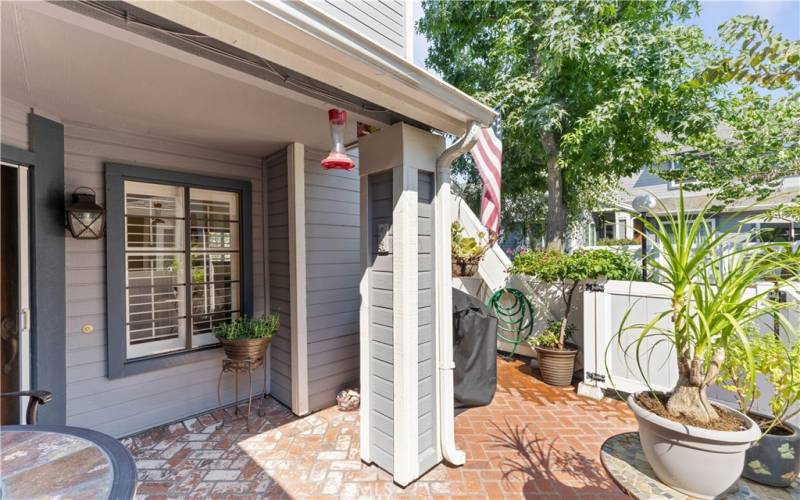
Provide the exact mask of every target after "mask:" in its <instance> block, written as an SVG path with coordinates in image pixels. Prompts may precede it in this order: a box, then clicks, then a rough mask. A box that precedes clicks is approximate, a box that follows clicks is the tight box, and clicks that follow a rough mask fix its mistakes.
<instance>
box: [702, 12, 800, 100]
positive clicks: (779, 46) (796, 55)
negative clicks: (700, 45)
mask: <svg viewBox="0 0 800 500" xmlns="http://www.w3.org/2000/svg"><path fill="white" fill-rule="evenodd" d="M719 35H720V39H721V40H722V41H723V42H724V43H725V44H726V45H728V47H729V50H730V55H727V56H725V57H722V58H720V59H718V60H717V61H716V62H714V63H713V64H711V65H709V67H708V68H707V69H706V71H704V72H703V75H702V76H703V79H705V80H706V81H724V82H730V81H735V82H739V83H749V84H758V85H760V86H763V87H767V88H777V87H783V86H785V85H787V84H790V83H791V82H792V81H794V82H800V41H798V40H788V39H786V38H785V37H784V36H783V35H781V34H780V33H776V32H775V30H774V29H773V28H772V26H771V25H770V24H769V21H767V20H766V19H764V18H761V17H758V16H736V17H733V18H731V19H729V20H728V21H726V22H725V23H723V24H722V25H721V26H720V27H719Z"/></svg>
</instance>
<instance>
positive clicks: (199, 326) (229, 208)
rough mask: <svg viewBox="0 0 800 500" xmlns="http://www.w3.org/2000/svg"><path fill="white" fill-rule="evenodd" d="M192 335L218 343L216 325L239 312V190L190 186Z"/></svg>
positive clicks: (204, 341)
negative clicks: (228, 190) (229, 190)
mask: <svg viewBox="0 0 800 500" xmlns="http://www.w3.org/2000/svg"><path fill="white" fill-rule="evenodd" d="M189 192H190V197H191V199H190V220H191V251H192V335H193V337H194V340H193V343H194V344H195V345H202V344H209V343H215V342H216V339H215V338H214V335H213V329H214V326H215V325H217V324H219V323H221V322H222V323H224V322H227V321H230V319H231V318H233V317H236V316H238V314H239V304H240V302H239V283H240V281H239V269H240V262H239V212H238V206H239V204H238V202H237V195H236V193H229V192H223V191H212V190H207V189H190V190H189Z"/></svg>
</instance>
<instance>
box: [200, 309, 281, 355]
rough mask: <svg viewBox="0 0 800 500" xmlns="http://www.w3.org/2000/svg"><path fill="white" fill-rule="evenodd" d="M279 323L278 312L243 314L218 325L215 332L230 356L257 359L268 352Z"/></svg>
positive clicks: (226, 353)
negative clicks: (252, 316)
mask: <svg viewBox="0 0 800 500" xmlns="http://www.w3.org/2000/svg"><path fill="white" fill-rule="evenodd" d="M279 324H280V321H279V319H278V315H277V314H268V315H263V316H260V317H257V318H250V317H248V316H241V317H239V318H236V319H233V320H231V321H229V322H227V323H222V324H220V325H217V327H216V328H215V329H214V334H215V335H216V336H217V338H218V339H219V341H220V342H221V343H222V348H223V349H224V350H225V355H226V356H228V358H230V359H234V360H240V361H244V360H257V359H259V358H262V357H263V356H264V354H265V353H266V350H267V346H268V345H269V343H270V341H271V340H272V336H273V335H275V332H277V331H278V326H279Z"/></svg>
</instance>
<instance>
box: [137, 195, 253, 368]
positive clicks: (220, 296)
mask: <svg viewBox="0 0 800 500" xmlns="http://www.w3.org/2000/svg"><path fill="white" fill-rule="evenodd" d="M124 198H125V199H124V219H125V233H124V234H125V245H124V249H125V311H126V318H125V320H126V332H127V358H128V359H134V358H140V357H145V356H152V355H156V354H163V353H168V352H173V351H184V350H191V349H194V348H197V347H202V346H205V345H210V344H215V343H216V342H217V340H216V338H214V335H213V329H214V326H215V325H217V324H219V323H221V322H226V321H230V320H231V319H232V318H235V317H237V316H238V315H239V313H240V307H241V306H240V304H241V300H240V298H241V287H240V283H241V282H240V272H241V270H240V266H241V259H240V250H241V249H240V245H241V242H240V236H239V235H240V229H239V224H240V214H239V194H238V193H236V192H230V191H221V190H212V189H198V188H194V187H189V186H179V185H168V184H161V183H148V182H138V181H128V180H126V181H125V182H124Z"/></svg>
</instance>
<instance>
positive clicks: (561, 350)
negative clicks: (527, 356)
mask: <svg viewBox="0 0 800 500" xmlns="http://www.w3.org/2000/svg"><path fill="white" fill-rule="evenodd" d="M561 323H562V322H561V321H550V322H548V323H547V326H546V327H545V329H544V330H542V332H541V333H540V334H539V335H535V336H530V337H528V344H529V345H530V346H531V347H532V348H533V349H534V350H535V351H536V356H537V358H538V359H539V371H540V372H541V374H542V380H543V381H544V382H545V383H546V384H550V385H554V386H557V387H564V386H567V385H570V384H571V383H572V374H573V372H574V371H575V356H576V355H577V353H578V348H577V347H576V346H574V345H573V344H571V343H569V341H570V340H572V335H573V334H574V333H575V327H574V326H572V324H568V325H567V326H566V328H565V329H564V337H563V338H562V337H561Z"/></svg>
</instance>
